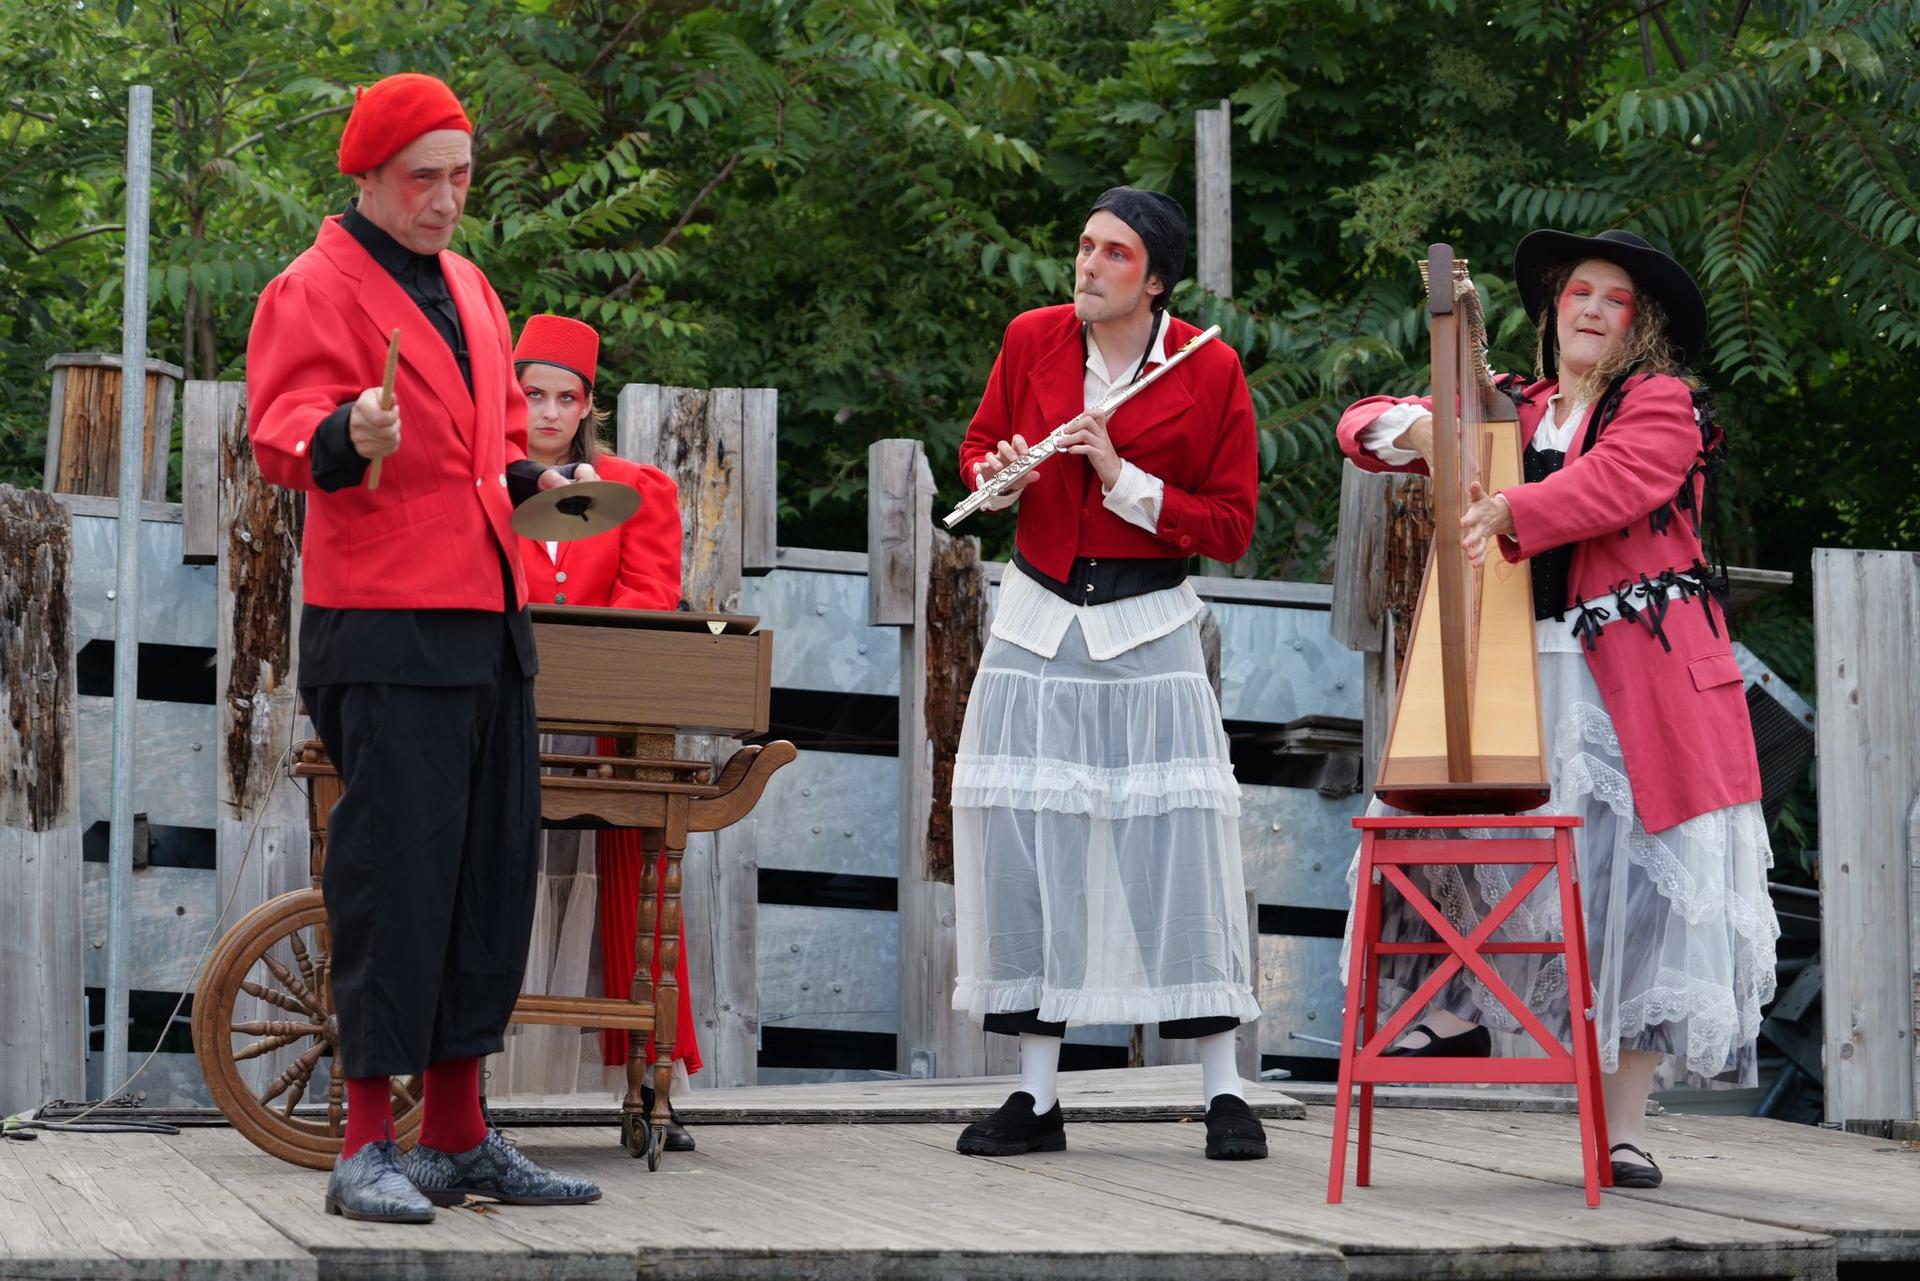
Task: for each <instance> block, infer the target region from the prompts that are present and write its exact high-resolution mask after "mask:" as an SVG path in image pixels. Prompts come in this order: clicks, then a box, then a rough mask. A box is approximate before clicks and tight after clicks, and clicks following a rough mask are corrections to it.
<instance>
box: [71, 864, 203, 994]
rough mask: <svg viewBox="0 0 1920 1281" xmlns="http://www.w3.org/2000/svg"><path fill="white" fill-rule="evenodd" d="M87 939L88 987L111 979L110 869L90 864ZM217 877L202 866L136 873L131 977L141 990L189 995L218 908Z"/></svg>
mask: <svg viewBox="0 0 1920 1281" xmlns="http://www.w3.org/2000/svg"><path fill="white" fill-rule="evenodd" d="M85 872H86V888H85V890H84V891H83V893H84V895H85V903H86V926H85V928H86V935H85V941H84V945H83V953H84V959H85V966H86V969H85V973H86V976H87V986H88V987H103V986H105V985H106V981H107V865H106V864H105V863H88V864H87V865H86V869H85ZM218 897H219V894H218V893H217V892H216V887H215V884H214V873H213V871H212V870H211V869H208V868H198V867H136V868H134V869H133V904H132V907H133V911H132V920H133V939H132V944H131V947H130V948H129V963H128V966H127V973H128V974H129V975H131V976H132V984H131V985H132V986H133V987H135V988H137V989H139V990H140V991H143V992H185V991H188V990H190V989H191V988H192V987H193V980H194V978H195V974H194V971H195V968H196V967H197V966H198V964H199V961H200V953H201V949H202V948H204V947H206V945H207V934H208V932H209V931H211V930H212V928H213V918H214V915H215V914H216V913H217V912H218V911H219V910H220V907H219V904H218V903H217V902H216V901H215V900H216V899H217V898H218Z"/></svg>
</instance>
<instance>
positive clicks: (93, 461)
mask: <svg viewBox="0 0 1920 1281" xmlns="http://www.w3.org/2000/svg"><path fill="white" fill-rule="evenodd" d="M47 368H48V369H49V370H50V371H51V372H52V373H53V399H52V404H51V407H50V408H49V410H48V414H47V456H46V466H45V472H44V479H43V487H44V488H45V489H46V490H47V491H48V492H50V493H58V494H99V495H104V496H106V497H117V496H118V495H119V493H120V383H121V369H120V357H119V356H117V355H107V354H105V353H101V352H65V353H62V354H60V355H58V356H54V357H52V358H50V359H49V360H48V361H47ZM183 377H185V371H184V370H182V369H181V368H180V366H178V365H169V364H167V363H166V362H165V361H161V360H149V361H148V362H147V399H146V409H147V415H146V416H147V421H146V458H145V460H144V462H143V464H142V467H141V471H140V474H141V476H142V477H143V479H142V482H141V494H140V496H141V497H142V498H145V499H147V500H149V501H151V502H163V501H165V500H166V497H167V452H168V449H169V448H170V446H171V444H172V435H173V393H174V387H175V386H176V385H177V384H178V383H179V382H180V380H181V379H182V378H183Z"/></svg>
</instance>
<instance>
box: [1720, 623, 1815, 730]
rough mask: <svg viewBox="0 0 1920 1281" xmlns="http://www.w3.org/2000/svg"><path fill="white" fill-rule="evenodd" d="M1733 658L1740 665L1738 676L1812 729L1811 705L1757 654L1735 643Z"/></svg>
mask: <svg viewBox="0 0 1920 1281" xmlns="http://www.w3.org/2000/svg"><path fill="white" fill-rule="evenodd" d="M1733 657H1734V659H1735V661H1737V662H1738V663H1739V664H1740V674H1741V675H1742V676H1744V677H1745V678H1746V681H1747V684H1749V685H1758V686H1760V688H1761V689H1763V690H1765V691H1766V692H1767V693H1769V694H1771V695H1773V697H1774V699H1775V700H1776V701H1777V702H1778V703H1779V704H1780V706H1782V707H1784V708H1786V709H1787V710H1788V711H1789V712H1791V713H1793V715H1795V716H1797V717H1799V718H1800V723H1801V724H1802V725H1805V726H1806V727H1807V728H1808V729H1812V728H1814V726H1815V724H1816V721H1815V717H1814V712H1813V707H1812V705H1811V704H1809V703H1808V702H1807V700H1806V699H1804V698H1802V697H1800V692H1799V691H1798V690H1796V689H1794V687H1793V686H1791V685H1789V684H1787V683H1786V682H1785V681H1783V680H1781V679H1780V674H1779V673H1778V672H1776V671H1774V670H1773V669H1772V668H1771V667H1768V666H1767V665H1766V664H1765V663H1764V662H1762V661H1761V659H1760V656H1759V655H1758V654H1756V653H1754V652H1753V651H1752V650H1750V649H1748V648H1747V647H1746V646H1745V645H1742V644H1741V643H1740V642H1739V641H1735V642H1734V643H1733Z"/></svg>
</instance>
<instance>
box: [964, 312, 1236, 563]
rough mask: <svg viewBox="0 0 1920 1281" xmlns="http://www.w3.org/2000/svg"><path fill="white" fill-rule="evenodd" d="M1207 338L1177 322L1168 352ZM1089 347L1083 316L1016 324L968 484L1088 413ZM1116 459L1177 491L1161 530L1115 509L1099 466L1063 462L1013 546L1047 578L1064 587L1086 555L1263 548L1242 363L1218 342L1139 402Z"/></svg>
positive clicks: (1116, 436) (976, 438)
mask: <svg viewBox="0 0 1920 1281" xmlns="http://www.w3.org/2000/svg"><path fill="white" fill-rule="evenodd" d="M1197 332H1198V330H1196V329H1195V328H1194V327H1193V326H1192V325H1189V324H1187V323H1185V322H1184V321H1180V320H1176V319H1173V318H1172V317H1168V319H1167V350H1168V351H1169V352H1173V351H1178V350H1179V349H1180V347H1181V346H1182V345H1183V344H1185V343H1186V341H1187V340H1188V339H1189V338H1192V337H1193V336H1194V334H1195V333H1197ZM1086 368H1087V353H1086V348H1085V347H1084V346H1083V345H1082V344H1081V341H1080V322H1079V321H1078V320H1077V319H1075V318H1074V314H1073V307H1072V306H1071V305H1070V304H1062V305H1060V306H1058V307H1041V308H1038V309H1037V310H1034V311H1029V312H1025V313H1023V314H1021V315H1019V316H1016V317H1014V320H1013V323H1012V324H1010V325H1008V326H1007V335H1006V338H1005V340H1004V341H1003V342H1002V343H1001V344H1000V355H999V357H998V358H997V359H996V360H995V361H994V362H993V373H992V374H991V375H989V376H988V379H987V390H986V394H985V395H983V396H982V397H981V398H980V408H979V409H978V410H977V411H976V412H975V413H974V415H973V422H972V424H971V425H969V426H968V428H967V436H966V439H965V440H964V441H962V442H961V444H960V476H961V479H962V480H963V481H964V482H965V484H966V485H967V487H968V488H969V489H972V488H973V487H974V481H973V465H974V464H975V463H976V462H978V461H979V460H980V459H981V458H983V457H985V456H986V455H987V454H988V453H989V452H991V451H992V450H994V449H995V448H997V447H998V446H999V444H1000V442H1001V441H1003V440H1011V439H1012V438H1013V436H1014V434H1015V433H1016V432H1017V433H1019V434H1020V435H1021V436H1024V437H1025V438H1026V440H1027V443H1028V444H1035V443H1038V442H1039V441H1040V440H1041V439H1042V438H1043V437H1045V436H1046V435H1047V434H1048V433H1049V432H1051V431H1052V430H1053V429H1054V428H1055V427H1058V426H1059V425H1060V424H1062V423H1064V422H1066V421H1067V420H1069V419H1071V418H1077V417H1079V415H1080V414H1081V413H1082V412H1084V410H1085V409H1086ZM1107 431H1108V434H1109V435H1111V436H1112V438H1113V444H1114V448H1115V450H1116V451H1117V452H1118V453H1119V454H1120V456H1121V457H1122V458H1124V459H1126V460H1127V461H1128V462H1130V463H1132V464H1133V465H1134V466H1136V467H1138V468H1140V469H1141V470H1143V471H1145V472H1147V473H1148V474H1150V475H1153V476H1157V477H1159V478H1160V480H1161V481H1162V482H1163V483H1164V485H1165V486H1166V494H1165V497H1164V499H1163V500H1162V502H1161V504H1160V527H1159V529H1158V530H1156V531H1155V532H1153V533H1151V534H1150V533H1148V532H1147V531H1146V530H1144V529H1141V528H1140V527H1139V526H1138V525H1131V524H1128V523H1127V522H1126V521H1124V520H1122V519H1120V517H1118V516H1116V515H1114V514H1113V513H1112V512H1110V511H1108V510H1107V509H1106V506H1105V504H1104V503H1103V502H1102V501H1101V492H1100V481H1099V478H1098V477H1096V476H1095V475H1094V474H1093V467H1092V464H1090V463H1088V462H1087V460H1086V459H1085V458H1084V457H1083V456H1081V455H1079V454H1056V455H1054V456H1053V457H1052V458H1050V459H1048V460H1047V461H1046V462H1044V463H1042V464H1041V465H1040V479H1038V480H1036V481H1034V482H1033V483H1032V484H1030V485H1029V486H1027V488H1026V489H1025V490H1024V491H1023V492H1022V493H1021V495H1020V501H1019V503H1018V504H1017V508H1018V511H1019V513H1020V524H1019V526H1018V528H1017V530H1016V532H1015V535H1014V541H1015V542H1016V543H1017V544H1018V545H1019V548H1020V551H1021V552H1022V553H1023V554H1024V555H1025V556H1026V558H1027V559H1028V560H1029V561H1031V562H1032V563H1033V564H1034V566H1035V567H1037V568H1038V569H1040V570H1041V571H1042V572H1043V573H1046V574H1050V575H1052V576H1053V577H1054V578H1065V577H1067V575H1068V573H1069V572H1070V570H1071V568H1072V566H1073V562H1074V560H1075V559H1076V558H1077V557H1081V556H1138V557H1156V556H1158V557H1174V556H1211V557H1213V558H1214V559H1215V560H1224V561H1235V560H1239V559H1240V558H1241V557H1242V556H1244V555H1246V554H1247V547H1248V545H1249V544H1250V543H1251V542H1252V540H1253V516H1254V504H1255V500H1256V496H1257V493H1258V482H1259V450H1258V442H1257V439H1256V437H1255V435H1254V425H1253V401H1252V398H1251V397H1249V396H1248V394H1247V380H1246V376H1245V375H1244V374H1242V373H1241V371H1240V357H1239V355H1238V354H1237V353H1236V352H1235V351H1234V350H1233V348H1231V347H1229V346H1228V345H1227V344H1226V343H1225V342H1223V341H1214V342H1210V343H1208V344H1207V345H1206V346H1205V347H1203V348H1201V349H1200V350H1199V351H1196V352H1194V353H1193V355H1191V356H1189V357H1187V359H1186V360H1185V361H1183V362H1182V363H1181V365H1180V367H1179V368H1178V369H1175V370H1174V371H1173V372H1172V373H1170V374H1168V375H1167V376H1166V377H1165V378H1162V379H1161V380H1160V381H1159V382H1157V383H1155V384H1154V385H1153V386H1152V387H1149V388H1148V389H1147V390H1145V391H1143V392H1141V393H1140V394H1139V395H1138V396H1136V397H1134V398H1133V399H1132V400H1131V401H1129V402H1128V403H1127V404H1126V405H1125V406H1124V407H1122V408H1121V409H1120V410H1119V411H1118V412H1117V413H1115V414H1114V416H1113V418H1112V419H1111V421H1109V423H1108V424H1107Z"/></svg>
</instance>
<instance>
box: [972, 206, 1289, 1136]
mask: <svg viewBox="0 0 1920 1281" xmlns="http://www.w3.org/2000/svg"><path fill="white" fill-rule="evenodd" d="M1186 253H1187V217H1186V213H1185V211H1184V210H1183V209H1182V208H1181V207H1180V205H1179V203H1178V202H1177V201H1175V200H1173V199H1172V198H1171V197H1169V196H1166V195H1163V194H1161V193H1159V192H1155V191H1145V190H1140V189H1137V188H1132V187H1116V188H1114V189H1113V190H1111V191H1108V192H1107V193H1106V194H1104V195H1102V196H1101V197H1100V199H1099V200H1098V201H1097V202H1096V203H1095V204H1094V207H1093V210H1092V212H1091V213H1090V214H1089V215H1088V217H1087V220H1086V224H1085V229H1084V230H1083V231H1082V232H1081V234H1080V239H1079V250H1078V257H1077V258H1076V261H1075V272H1074V300H1073V302H1072V303H1071V304H1065V305H1060V306H1054V307H1042V308H1039V309H1037V310H1034V311H1029V312H1026V313H1025V314H1023V315H1020V316H1018V317H1015V319H1014V321H1013V323H1012V324H1011V325H1009V326H1008V327H1007V332H1006V337H1005V340H1004V341H1003V343H1002V345H1001V348H1000V354H999V357H998V359H997V360H996V361H995V362H994V366H993V372H992V374H991V375H990V377H989V378H988V381H987V388H986V392H985V394H984V395H983V396H982V397H981V400H980V408H979V410H978V411H977V412H976V413H975V414H974V417H973V422H972V424H971V426H970V427H969V429H968V431H967V436H966V440H965V442H964V443H963V444H962V445H961V448H960V470H961V475H962V477H963V478H964V479H965V481H966V483H967V484H968V485H969V486H970V487H973V488H978V487H979V486H980V485H982V484H984V483H986V482H987V481H989V480H991V479H992V477H993V476H995V475H996V474H997V473H998V472H999V471H1001V470H1002V469H1003V468H1004V467H1006V466H1007V465H1008V464H1009V463H1011V462H1012V461H1013V460H1014V459H1015V458H1016V457H1018V455H1019V453H1020V452H1021V451H1023V450H1025V449H1026V448H1027V445H1028V442H1030V441H1038V440H1040V439H1042V438H1043V437H1045V436H1046V435H1047V434H1048V433H1049V432H1050V431H1051V430H1052V429H1053V428H1054V427H1055V426H1057V425H1058V424H1061V423H1066V422H1068V421H1069V420H1072V425H1071V428H1070V430H1069V432H1068V433H1067V435H1066V437H1065V439H1064V441H1063V445H1062V449H1061V451H1060V453H1059V454H1058V455H1057V456H1055V457H1053V458H1051V459H1049V460H1048V461H1046V462H1045V463H1042V464H1041V465H1040V466H1039V467H1037V468H1035V469H1034V470H1033V471H1031V472H1029V473H1027V474H1026V475H1025V476H1023V477H1021V478H1020V479H1019V480H1018V481H1017V482H1015V483H1014V484H1013V485H1011V486H1010V487H1009V489H1008V490H1007V492H1006V493H1005V494H1003V495H1001V496H1000V497H999V498H998V499H996V500H994V501H993V502H991V503H989V505H988V506H989V509H990V510H991V509H1004V508H1006V507H1009V506H1017V507H1018V509H1019V510H1018V521H1019V524H1018V528H1017V532H1016V544H1017V548H1018V550H1017V551H1016V552H1015V554H1014V557H1013V563H1012V564H1011V565H1010V566H1008V568H1007V572H1006V577H1005V578H1004V579H1003V580H1002V583H1001V591H1000V600H999V605H998V608H997V610H996V612H995V616H994V622H993V632H992V638H991V639H990V641H989V642H988V645H987V648H986V651H985V653H984V654H983V655H982V658H981V663H980V669H979V673H978V675H977V677H976V678H975V680H974V684H973V690H972V694H971V697H970V698H969V701H968V704H967V713H966V721H965V725H964V727H963V729H962V731H961V739H960V748H959V754H958V757H957V759H956V761H955V765H954V773H953V816H954V856H955V878H954V879H955V900H956V905H957V909H958V923H957V933H958V938H959V944H958V946H959V978H958V981H957V984H956V988H955V991H954V997H953V1004H954V1008H956V1009H964V1010H967V1011H969V1012H970V1013H971V1014H972V1015H973V1017H974V1018H976V1019H978V1020H980V1021H981V1022H982V1023H983V1024H984V1026H985V1027H986V1029H987V1030H988V1031H989V1032H997V1033H1001V1034H1004V1035H1010V1036H1018V1037H1019V1038H1020V1089H1019V1090H1018V1091H1016V1092H1015V1093H1014V1094H1013V1095H1012V1096H1011V1097H1010V1098H1008V1100H1007V1101H1006V1103H1005V1104H1004V1105H1003V1106H1002V1107H1001V1108H1000V1110H999V1111H998V1112H996V1113H994V1114H993V1115H992V1116H991V1117H989V1118H988V1119H987V1120H984V1121H981V1122H978V1123H976V1124H974V1125H970V1126H968V1127H967V1129H966V1130H965V1132H964V1133H962V1135H961V1136H960V1139H959V1144H958V1146H959V1150H960V1151H962V1152H965V1153H969V1154H974V1155H995V1156H1005V1155H1013V1154H1018V1153H1024V1152H1057V1151H1061V1150H1063V1149H1064V1148H1065V1147H1066V1133H1065V1130H1064V1128H1063V1127H1062V1125H1061V1119H1060V1106H1059V1102H1058V1099H1057V1091H1056V1084H1057V1077H1058V1069H1059V1062H1060V1046H1061V1040H1062V1038H1063V1036H1064V1035H1065V1032H1066V1029H1067V1028H1068V1027H1070V1026H1073V1025H1076V1024H1088V1023H1157V1024H1159V1030H1160V1034H1161V1035H1162V1036H1166V1037H1191V1038H1195V1039H1196V1040H1197V1042H1198V1049H1199V1056H1200V1062H1201V1074H1202V1092H1201V1097H1202V1102H1203V1103H1204V1104H1205V1105H1206V1109H1207V1112H1206V1133H1207V1143H1206V1153H1207V1155H1208V1156H1209V1157H1213V1158H1216V1159H1253V1158H1260V1157H1264V1156H1265V1155H1266V1154H1267V1144H1266V1136H1265V1133H1264V1132H1263V1130H1262V1129H1261V1126H1260V1122H1259V1121H1258V1120H1257V1119H1256V1118H1255V1117H1254V1115H1253V1112H1252V1110H1251V1109H1250V1108H1249V1107H1248V1106H1247V1104H1246V1102H1245V1101H1244V1099H1243V1098H1242V1097H1241V1086H1240V1076H1239V1072H1238V1070H1237V1067H1236V1065H1235V1061H1234V1040H1235V1034H1234V1028H1235V1027H1236V1026H1237V1025H1238V1024H1240V1023H1241V1022H1242V1021H1246V1020H1253V1019H1257V1018H1258V1017H1259V1015H1260V1007H1259V1005H1258V1004H1257V1003H1256V1002H1255V1001H1254V999H1253V983H1252V977H1253V966H1252V960H1251V954H1250V947H1249V939H1248V928H1247V907H1246V899H1245V891H1244V888H1243V885H1242V876H1241V866H1240V839H1239V832H1238V827H1237V824H1238V821H1239V812H1240V792H1239V786H1238V784H1237V783H1236V782H1235V781H1234V777H1233V766H1232V763H1231V761H1230V759H1229V757H1228V751H1227V736H1226V731H1225V729H1224V727H1223V726H1222V724H1221V718H1220V706H1219V703H1218V701H1217V700H1216V699H1215V697H1214V693H1213V689H1212V686H1211V685H1210V684H1209V682H1208V679H1207V674H1206V667H1205V663H1204V661H1203V659H1202V655H1201V647H1200V626H1199V615H1200V612H1201V610H1202V608H1203V606H1202V605H1201V602H1200V599H1199V597H1198V596H1197V595H1195V593H1194V591H1193V588H1192V586H1191V585H1190V584H1188V583H1187V581H1186V578H1187V560H1188V558H1189V557H1192V556H1211V557H1214V558H1216V559H1219V560H1225V561H1232V560H1238V559H1239V558H1240V557H1241V556H1243V555H1245V554H1246V551H1247V547H1248V544H1249V542H1250V540H1251V538H1252V533H1253V522H1254V504H1255V493H1256V481H1257V454H1256V440H1255V429H1254V419H1253V404H1252V401H1251V399H1250V397H1249V396H1248V394H1247V383H1246V379H1245V377H1244V376H1243V374H1242V372H1241V369H1240V362H1239V358H1238V357H1237V356H1236V355H1235V354H1234V352H1233V351H1232V349H1231V348H1229V347H1228V346H1227V345H1226V344H1225V343H1205V344H1203V345H1202V346H1200V347H1199V348H1198V349H1196V350H1195V351H1194V352H1193V353H1192V355H1191V356H1190V357H1189V358H1188V359H1186V360H1185V361H1184V362H1182V363H1181V365H1180V366H1179V367H1178V368H1174V369H1170V370H1168V373H1167V376H1166V377H1165V378H1162V379H1160V380H1159V381H1158V382H1156V383H1154V384H1153V385H1152V386H1150V387H1147V388H1145V389H1144V390H1142V391H1141V392H1140V393H1139V395H1138V396H1136V397H1135V398H1134V400H1133V401H1132V402H1131V403H1129V404H1128V405H1127V406H1126V407H1125V409H1124V410H1120V411H1118V412H1116V413H1115V414H1114V416H1113V421H1112V423H1111V424H1109V423H1108V421H1107V415H1106V414H1105V413H1104V412H1102V411H1101V410H1100V409H1099V408H1098V406H1099V404H1100V402H1101V400H1102V398H1103V397H1105V396H1107V395H1108V394H1109V393H1111V392H1114V391H1117V390H1119V389H1122V388H1125V387H1126V386H1128V385H1129V384H1131V383H1132V382H1134V381H1135V380H1138V379H1143V378H1146V377H1149V376H1151V373H1152V371H1153V370H1154V369H1156V368H1158V367H1159V366H1161V365H1164V364H1166V363H1167V361H1168V356H1169V353H1170V352H1174V351H1177V350H1178V349H1180V348H1181V347H1182V346H1183V345H1184V344H1186V343H1187V342H1188V341H1189V340H1191V339H1193V338H1194V337H1195V336H1196V330H1195V329H1194V327H1193V326H1191V325H1189V324H1187V323H1185V322H1184V321H1181V320H1178V319H1175V318H1173V317H1172V316H1170V315H1168V313H1167V300H1168V295H1169V294H1170V292H1171V290H1172V288H1173V286H1174V284H1175V283H1176V282H1177V281H1178V280H1179V279H1180V276H1181V272H1182V270H1183V269H1184V267H1185V264H1186Z"/></svg>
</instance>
